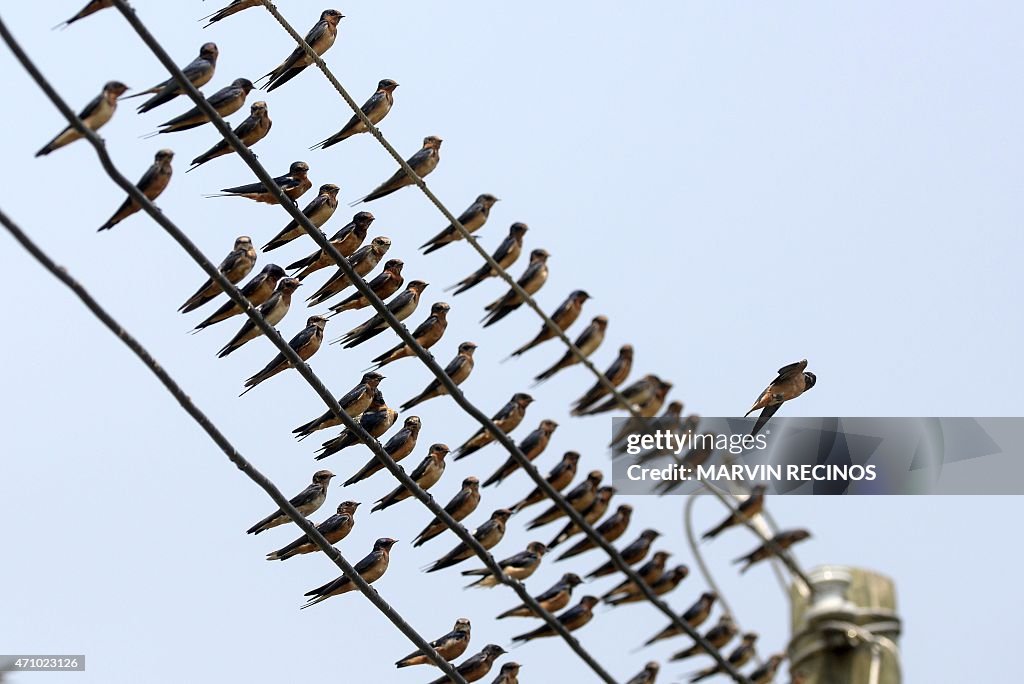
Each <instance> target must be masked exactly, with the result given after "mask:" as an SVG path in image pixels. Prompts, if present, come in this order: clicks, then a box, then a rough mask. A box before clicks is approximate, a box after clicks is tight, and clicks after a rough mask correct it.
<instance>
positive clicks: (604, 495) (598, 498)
mask: <svg viewBox="0 0 1024 684" xmlns="http://www.w3.org/2000/svg"><path fill="white" fill-rule="evenodd" d="M613 496H615V487H611V486H605V487H600V488H598V490H597V492H596V493H595V494H594V501H593V502H592V503H591V504H590V505H589V506H587V507H586V508H585V509H583V510H582V511H579V514H580V515H581V516H583V522H585V523H587V524H588V525H593V524H594V523H596V522H597V521H598V519H599V518H600V517H601V516H602V515H604V514H605V511H607V510H608V506H609V504H610V503H611V500H612V497H613ZM570 503H571V502H570ZM581 532H583V529H582V528H581V527H580V526H579V525H577V524H576V522H575V521H573V520H570V521H569V522H567V523H566V524H565V527H563V528H562V531H561V532H559V533H558V534H557V535H555V538H554V539H552V540H551V543H550V544H548V547H549V548H552V549H553V548H555V547H556V546H559V545H560V544H563V543H565V542H566V540H568V539H569V538H570V537H574V536H576V535H577V534H580V533H581Z"/></svg>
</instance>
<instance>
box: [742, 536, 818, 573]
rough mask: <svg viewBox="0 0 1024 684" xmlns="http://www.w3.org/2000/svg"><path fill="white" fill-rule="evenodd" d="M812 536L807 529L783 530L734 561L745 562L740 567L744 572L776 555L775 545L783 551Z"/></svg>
mask: <svg viewBox="0 0 1024 684" xmlns="http://www.w3.org/2000/svg"><path fill="white" fill-rule="evenodd" d="M810 536H811V533H810V532H808V531H807V530H799V529H797V530H783V531H782V532H779V533H778V534H776V535H775V536H774V537H772V540H771V542H765V543H763V544H761V545H760V546H758V547H757V548H756V549H754V550H753V551H751V552H750V553H748V554H746V555H745V556H740V557H739V558H737V559H736V560H734V561H733V563H744V566H743V567H742V568H740V572H741V573H744V572H746V571H747V570H749V569H750V566H752V565H754V564H755V563H758V562H760V561H763V560H765V559H766V558H771V557H772V556H774V555H775V547H778V548H780V549H782V550H783V551H787V550H789V548H790V547H791V546H793V544H796V543H797V542H801V541H803V540H805V539H808V538H810Z"/></svg>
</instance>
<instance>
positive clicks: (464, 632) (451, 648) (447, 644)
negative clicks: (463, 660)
mask: <svg viewBox="0 0 1024 684" xmlns="http://www.w3.org/2000/svg"><path fill="white" fill-rule="evenodd" d="M471 636H472V625H470V622H469V618H459V619H458V620H456V621H455V626H454V627H452V631H450V632H448V633H447V634H445V635H444V636H442V637H439V638H437V639H434V640H433V641H431V642H430V647H431V648H432V649H434V650H435V651H437V655H439V656H441V657H442V658H444V659H445V660H447V661H448V662H451V661H453V660H455V659H456V658H458V657H459V656H461V655H462V654H463V653H465V652H466V649H467V648H469V640H470V637H471ZM412 665H433V663H432V662H431V661H430V658H428V657H427V655H426V654H425V653H424V652H423V650H422V649H417V650H415V651H413V652H412V653H410V654H409V655H407V656H405V657H404V658H402V659H401V660H399V661H398V662H396V663H395V667H398V668H402V667H410V666H412Z"/></svg>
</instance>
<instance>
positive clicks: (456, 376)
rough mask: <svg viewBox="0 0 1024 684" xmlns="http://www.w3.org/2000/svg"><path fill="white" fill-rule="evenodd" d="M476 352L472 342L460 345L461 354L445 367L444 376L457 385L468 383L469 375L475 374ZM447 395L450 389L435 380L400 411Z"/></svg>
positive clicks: (403, 405)
mask: <svg viewBox="0 0 1024 684" xmlns="http://www.w3.org/2000/svg"><path fill="white" fill-rule="evenodd" d="M475 351H476V344H474V343H472V342H463V343H462V344H460V345H459V352H458V353H457V354H456V355H455V358H454V359H452V360H451V361H449V362H448V365H447V366H445V367H444V374H445V375H447V376H448V379H449V380H451V381H452V382H454V383H455V384H456V385H461V384H462V383H463V382H465V381H466V378H468V377H469V374H470V373H472V372H473V364H474V362H473V352H475ZM445 394H448V388H446V387H445V386H444V385H442V384H441V381H440V380H438V379H437V378H434V379H433V380H431V381H430V383H429V384H428V385H427V386H426V388H425V389H424V390H423V391H422V392H420V393H419V394H417V395H416V396H415V397H413V398H412V399H410V400H409V401H407V402H405V403H404V404H402V406H401V407H400V410H402V411H408V410H409V409H411V408H412V407H414V406H418V405H420V404H422V403H423V402H425V401H427V400H429V399H433V398H434V397H440V396H443V395H445Z"/></svg>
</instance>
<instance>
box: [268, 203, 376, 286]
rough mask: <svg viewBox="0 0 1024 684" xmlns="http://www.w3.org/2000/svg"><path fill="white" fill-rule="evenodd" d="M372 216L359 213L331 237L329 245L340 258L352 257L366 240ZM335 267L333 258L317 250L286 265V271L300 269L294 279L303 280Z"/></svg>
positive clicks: (321, 250) (364, 212) (366, 213)
mask: <svg viewBox="0 0 1024 684" xmlns="http://www.w3.org/2000/svg"><path fill="white" fill-rule="evenodd" d="M373 219H374V217H373V214H371V213H370V212H368V211H361V212H359V213H358V214H356V215H355V216H353V217H352V220H351V221H349V222H348V223H346V224H345V225H344V226H342V227H341V228H340V229H339V230H338V232H337V233H335V234H334V235H333V236H332V237H331V245H333V246H334V249H336V250H338V252H340V253H341V255H342V256H344V257H348V256H352V255H353V254H354V253H355V251H356V250H357V249H359V246H360V245H362V244H363V240H365V239H366V233H367V231H369V229H370V224H371V223H373ZM333 265H335V262H334V258H333V257H332V256H331V255H330V254H328V253H327V252H326V251H325V250H323V249H318V250H316V251H315V252H313V253H312V254H310V255H309V256H307V257H304V258H302V259H299V260H298V261H296V262H294V263H291V264H288V270H289V271H293V270H298V269H301V270H300V271H299V272H298V273H297V274H296V275H295V277H296V278H298V279H299V280H302V279H304V278H305V277H306V276H308V275H309V274H310V273H316V272H317V271H319V270H320V269H321V268H327V267H328V266H333Z"/></svg>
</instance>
